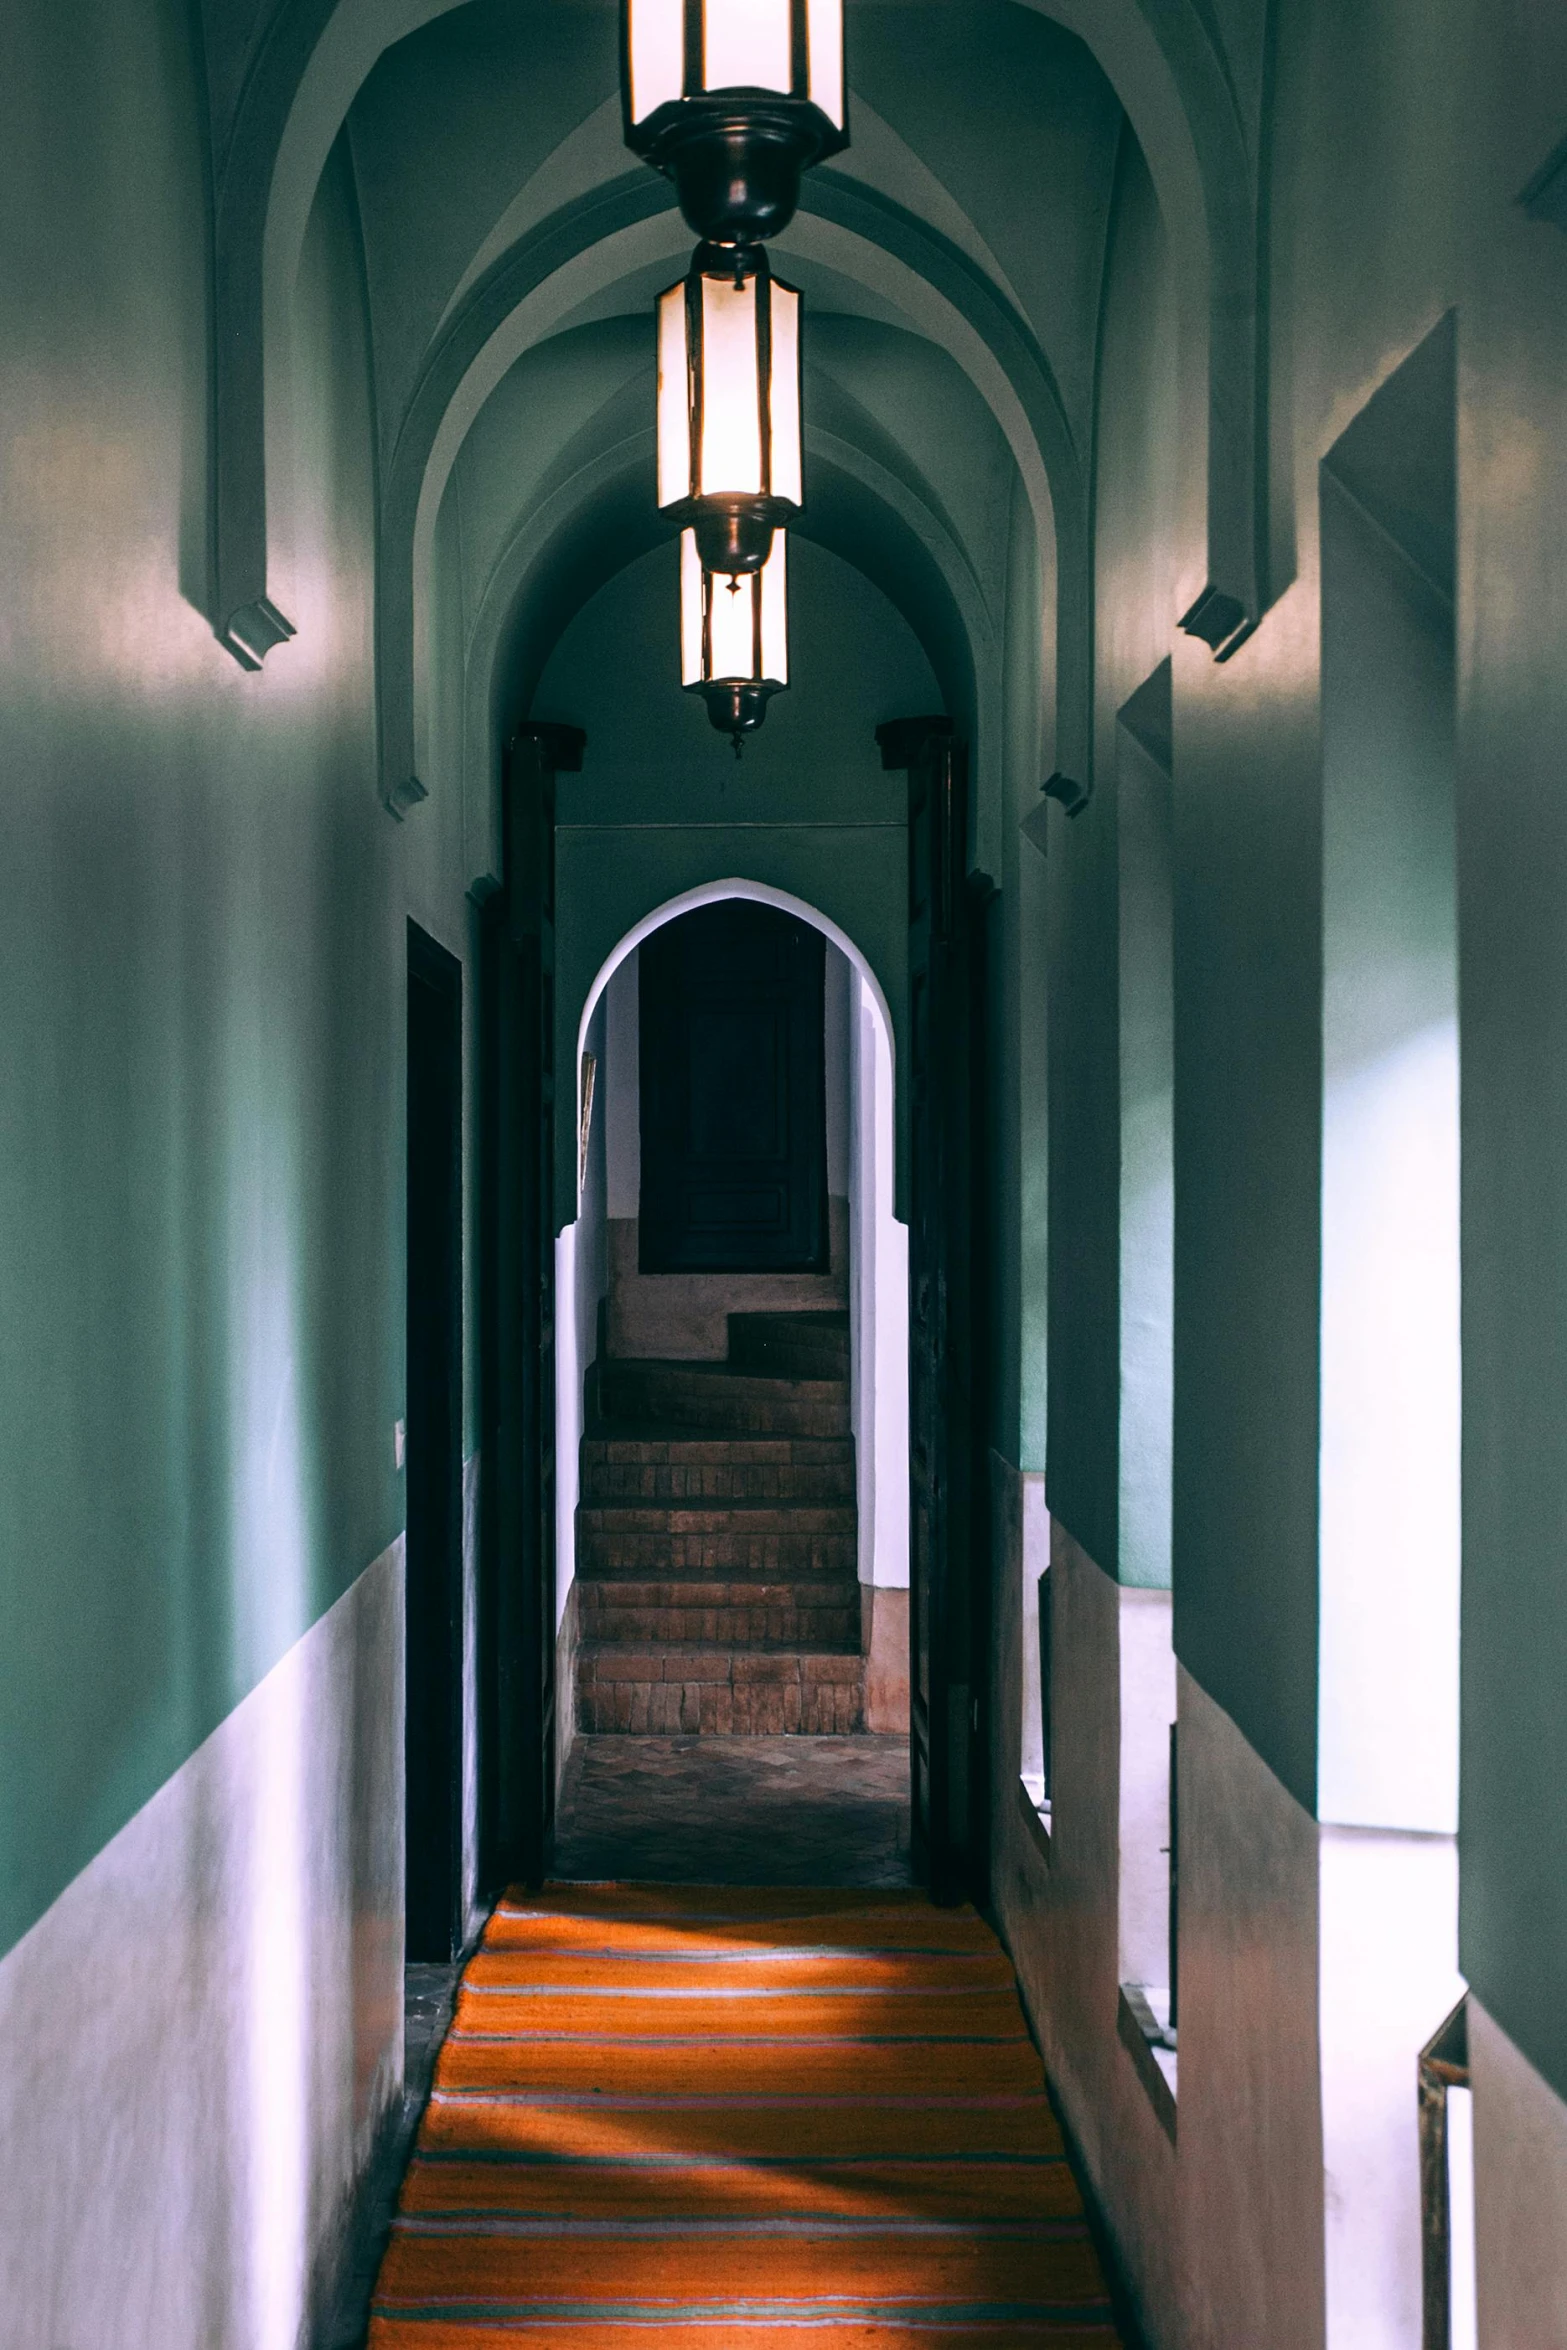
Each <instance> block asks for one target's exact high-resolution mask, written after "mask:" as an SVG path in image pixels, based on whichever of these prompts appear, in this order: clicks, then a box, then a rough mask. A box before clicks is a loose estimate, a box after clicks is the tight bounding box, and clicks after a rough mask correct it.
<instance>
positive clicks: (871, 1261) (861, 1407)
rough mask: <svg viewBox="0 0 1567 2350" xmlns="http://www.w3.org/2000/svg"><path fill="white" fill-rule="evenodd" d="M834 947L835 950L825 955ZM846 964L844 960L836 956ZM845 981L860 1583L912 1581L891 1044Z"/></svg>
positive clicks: (870, 1003) (905, 1301)
mask: <svg viewBox="0 0 1567 2350" xmlns="http://www.w3.org/2000/svg"><path fill="white" fill-rule="evenodd" d="M831 953H832V950H831V949H829V957H830V956H831ZM838 959H839V960H840V961H842V960H843V958H842V957H840V958H838ZM844 970H845V977H846V981H847V1003H846V1005H845V1014H846V1031H847V1033H846V1046H847V1053H846V1069H845V1075H846V1080H847V1083H846V1093H847V1116H846V1119H845V1146H846V1147H845V1157H846V1160H847V1177H848V1190H849V1229H850V1244H849V1259H850V1265H849V1272H850V1336H851V1377H852V1386H853V1426H854V1438H855V1478H856V1491H857V1498H858V1503H859V1526H860V1549H859V1563H860V1581H861V1582H862V1583H871V1584H878V1585H880V1586H881V1587H882V1588H884V1589H887V1590H906V1589H907V1588H908V1581H909V1232H908V1226H907V1225H906V1224H901V1223H900V1222H899V1221H898V1219H897V1217H896V1216H895V1215H894V1214H893V1198H894V1183H895V1179H896V1170H895V1164H894V1154H895V1149H896V1143H895V1137H894V1126H893V1069H892V1040H891V1038H890V1037H889V1035H888V1034H887V1027H886V1021H885V1019H884V1018H883V1016H882V1013H881V1009H880V1006H879V1005H878V1004H877V1002H876V1000H875V997H874V996H873V995H872V993H871V990H870V988H869V987H868V986H867V985H866V984H865V981H864V979H863V978H862V977H861V976H860V974H859V973H857V972H854V971H851V970H850V969H849V967H848V965H847V963H845V964H844Z"/></svg>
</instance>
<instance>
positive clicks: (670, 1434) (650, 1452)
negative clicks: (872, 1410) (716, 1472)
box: [582, 1420, 854, 1469]
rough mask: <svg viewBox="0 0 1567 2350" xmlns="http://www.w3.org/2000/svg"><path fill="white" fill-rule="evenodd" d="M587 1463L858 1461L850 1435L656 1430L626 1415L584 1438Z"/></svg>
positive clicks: (795, 1464)
mask: <svg viewBox="0 0 1567 2350" xmlns="http://www.w3.org/2000/svg"><path fill="white" fill-rule="evenodd" d="M582 1458H583V1462H584V1464H585V1465H586V1464H590V1463H593V1464H596V1463H597V1462H599V1461H606V1462H610V1463H612V1464H614V1465H615V1466H616V1467H633V1466H634V1467H646V1466H663V1465H664V1464H665V1463H667V1464H669V1465H670V1466H672V1467H676V1468H709V1467H711V1468H727V1467H736V1468H752V1467H756V1468H774V1469H785V1468H795V1469H818V1468H833V1467H836V1466H838V1465H839V1464H841V1463H843V1462H845V1461H846V1462H848V1463H849V1464H850V1465H851V1466H852V1465H853V1461H854V1440H853V1438H852V1437H849V1436H722V1435H720V1436H694V1435H693V1434H692V1433H691V1431H690V1429H689V1428H663V1429H658V1428H655V1429H654V1430H653V1431H652V1432H651V1433H648V1432H647V1431H646V1430H639V1429H636V1428H633V1427H630V1426H628V1425H626V1424H625V1423H624V1422H621V1421H618V1420H617V1421H604V1422H601V1423H600V1425H599V1426H598V1427H597V1428H596V1429H595V1430H594V1432H593V1434H592V1435H591V1436H585V1437H584V1438H583V1440H582Z"/></svg>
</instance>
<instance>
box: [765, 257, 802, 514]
mask: <svg viewBox="0 0 1567 2350" xmlns="http://www.w3.org/2000/svg"><path fill="white" fill-rule="evenodd" d="M772 404H773V485H772V486H773V496H774V497H775V498H788V499H790V500H791V501H792V502H793V503H794V504H795V505H796V506H799V505H801V504H803V503H804V485H803V482H802V479H801V455H800V297H799V295H798V294H797V293H796V292H795V290H794V288H793V286H781V285H780V284H779V283H778V281H777V279H776V278H775V279H774V280H773V378H772Z"/></svg>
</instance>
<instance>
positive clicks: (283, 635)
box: [213, 596, 423, 798]
mask: <svg viewBox="0 0 1567 2350" xmlns="http://www.w3.org/2000/svg"><path fill="white" fill-rule="evenodd" d="M213 633H214V634H215V636H216V637H217V640H218V642H219V644H220V645H222V646H223V648H224V649H225V651H227V652H230V653H232V654H233V656H234V658H235V660H236V661H237V662H238V663H239V665H240V667H241V669H259V668H260V667H261V664H262V662H263V661H264V660H265V659H266V657H267V655H268V654H269V653H270V652H271V650H272V648H273V646H274V645H286V644H287V642H288V640H289V638H290V637H291V636H296V635H297V634H298V631H297V629H296V628H295V626H294V623H293V622H292V620H290V619H289V618H288V615H287V614H286V613H284V612H280V611H279V610H278V608H277V606H276V604H274V603H273V601H272V599H271V597H270V596H257V597H256V598H255V599H254V601H253V602H251V603H249V604H241V605H240V606H239V608H238V610H237V611H234V612H231V613H230V614H229V616H228V618H227V619H226V620H223V621H220V622H219V623H218V625H217V627H216V629H215V630H214V632H213ZM420 796H421V798H422V797H423V794H421V795H420Z"/></svg>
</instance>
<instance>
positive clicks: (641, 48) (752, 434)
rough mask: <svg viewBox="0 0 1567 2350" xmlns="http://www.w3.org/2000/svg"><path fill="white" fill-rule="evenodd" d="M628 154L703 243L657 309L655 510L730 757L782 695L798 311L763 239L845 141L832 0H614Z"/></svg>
mask: <svg viewBox="0 0 1567 2350" xmlns="http://www.w3.org/2000/svg"><path fill="white" fill-rule="evenodd" d="M621 49H622V57H621V79H622V90H623V95H624V100H625V124H626V142H627V144H628V146H630V147H631V148H632V149H633V151H634V152H635V153H636V154H638V155H641V156H643V157H644V158H645V159H646V161H647V162H649V163H650V164H652V166H653V167H654V169H655V170H657V171H660V172H662V173H663V174H664V175H665V177H666V178H668V179H669V180H671V181H672V182H673V183H674V187H675V190H676V192H677V194H678V196H679V198H680V208H681V211H682V212H683V213H684V215H685V217H686V219H687V221H688V222H689V223H690V225H691V227H692V228H693V229H694V230H695V231H696V234H697V236H698V237H699V238H700V239H701V242H700V243H699V245H698V246H697V249H696V253H695V255H694V256H693V258H692V262H691V267H690V269H689V271H688V272H687V274H686V276H685V277H684V279H683V280H682V281H681V283H680V284H679V285H677V286H670V287H669V288H668V290H667V291H666V292H665V293H663V294H661V295H660V296H659V300H658V503H659V509H660V511H661V512H663V513H665V514H667V515H668V516H669V518H670V520H671V521H673V522H675V523H678V525H679V526H680V529H681V532H682V551H681V649H682V672H683V680H684V683H685V684H686V686H687V687H688V688H690V689H691V690H692V691H693V692H699V693H701V694H702V695H703V697H704V698H705V700H706V702H707V707H708V715H709V716H710V717H711V719H712V721H713V724H714V725H715V726H716V727H718V728H719V729H720V730H721V731H722V732H723V733H725V734H728V735H729V736H730V737H731V739H732V740H733V743H734V746H735V751H736V755H738V754H739V751H740V746H741V743H742V741H743V739H744V737H745V736H746V735H747V734H750V733H753V732H754V731H755V729H756V728H757V727H758V726H760V725H761V723H762V721H763V719H764V718H765V717H766V715H767V705H768V703H769V701H770V700H771V698H772V696H773V695H774V694H775V693H779V692H781V691H782V690H783V688H784V687H785V686H786V685H787V684H788V682H789V651H788V598H787V576H788V572H787V564H788V553H787V533H788V530H789V528H790V526H791V525H792V524H793V522H794V520H795V518H796V517H797V516H798V515H799V513H800V512H801V511H802V508H803V506H804V502H805V478H804V476H805V461H804V433H803V424H802V395H801V384H802V315H801V313H802V305H801V299H800V295H799V292H798V291H797V289H796V288H795V287H793V286H790V285H786V284H785V283H784V282H783V280H782V279H781V278H777V277H775V276H774V275H773V272H772V268H771V266H770V264H769V262H768V258H767V253H766V250H765V245H764V240H765V239H766V238H768V237H770V236H775V235H776V234H777V233H778V231H779V230H780V229H784V228H787V226H788V225H789V222H790V221H791V220H792V219H793V217H794V214H795V210H796V207H797V206H798V204H799V201H800V180H801V175H802V174H803V173H804V172H805V171H806V170H807V169H809V167H810V166H811V165H812V164H813V163H820V162H822V161H823V160H824V159H825V158H826V157H827V156H829V155H836V154H838V153H839V152H840V151H841V150H842V149H843V148H844V147H846V146H847V145H848V116H847V106H846V83H845V75H844V53H843V0H622V12H621Z"/></svg>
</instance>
